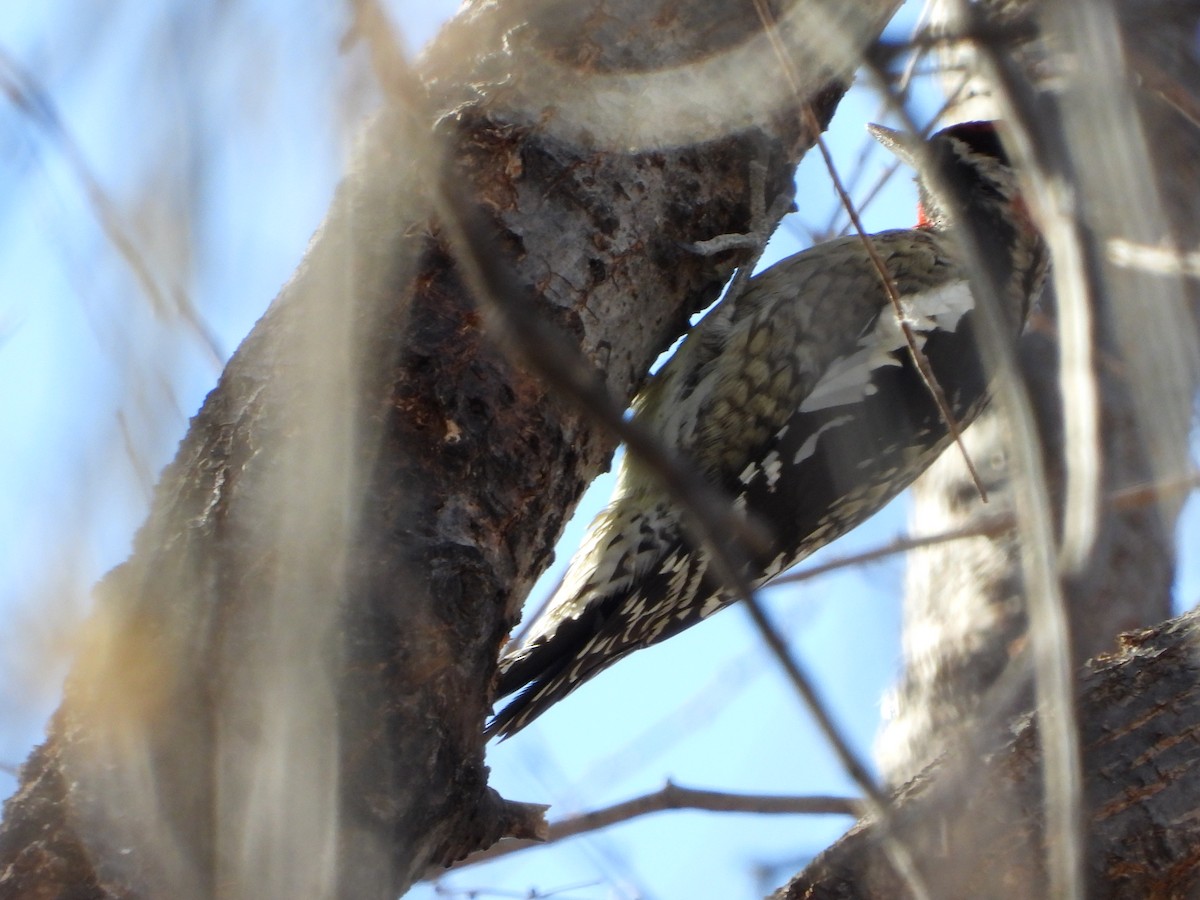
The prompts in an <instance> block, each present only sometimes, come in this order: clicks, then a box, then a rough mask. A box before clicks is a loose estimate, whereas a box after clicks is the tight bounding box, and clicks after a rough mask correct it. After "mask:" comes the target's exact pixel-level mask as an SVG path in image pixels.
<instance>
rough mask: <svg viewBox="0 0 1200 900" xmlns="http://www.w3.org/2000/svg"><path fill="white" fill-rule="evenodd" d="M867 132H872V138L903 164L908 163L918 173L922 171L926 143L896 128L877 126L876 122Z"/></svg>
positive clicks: (868, 127)
mask: <svg viewBox="0 0 1200 900" xmlns="http://www.w3.org/2000/svg"><path fill="white" fill-rule="evenodd" d="M867 131H869V132H871V137H873V138H875V140H877V141H879V143H881V144H883V146H885V147H886V148H887V149H888V150H890V151H891V152H892V153H894V154H896V156H898V157H899V158H900V161H901V162H904V163H907V164H908V165H910V166H912V168H914V169H916V170H917V171H918V172H919V171H921V166H920V162H921V160H922V158H923V157H922V153H923V152H924V149H925V148H924V147H923V146H922V145H923V144H924V141H922V140H921V139H920V138H918V137H914V136H913V135H911V134H906V133H905V132H902V131H896V130H895V129H894V128H887V127H885V126H883V125H876V124H875V123H874V122H872V123H871V124H870V125H868V126H867Z"/></svg>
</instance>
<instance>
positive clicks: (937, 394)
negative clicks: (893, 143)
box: [753, 0, 987, 503]
mask: <svg viewBox="0 0 1200 900" xmlns="http://www.w3.org/2000/svg"><path fill="white" fill-rule="evenodd" d="M753 2H754V8H755V10H756V11H757V12H758V17H759V19H760V21H761V22H762V24H763V28H764V29H765V30H766V32H767V34H768V36H769V37H770V40H771V47H772V49H773V50H774V51H775V54H776V56H778V58H779V63H780V66H781V68H782V69H783V72H784V75H785V76H786V77H787V79H788V84H789V85H790V87H791V88H792V92H793V93H794V94H795V95H796V97H797V98H798V99H800V80H799V79H798V78H797V77H796V73H795V71H794V70H793V69H792V65H791V61H790V60H789V59H788V56H787V53H786V51H785V50H784V47H783V44H782V42H781V41H780V39H779V34H778V29H777V28H776V27H775V17H774V15H773V14H772V13H771V11H770V10H769V9H768V8H767V5H766V2H765V0H753ZM801 115H802V116H803V117H804V124H805V127H806V128H809V129H811V130H812V133H813V134H815V135H816V136H817V149H818V150H820V151H821V158H822V159H823V160H824V161H825V168H826V169H828V170H829V178H830V181H831V182H832V183H833V189H834V190H835V191H836V192H837V195H838V199H839V200H840V201H841V203H842V205H843V206H844V207H845V209H846V214H847V215H849V216H850V221H851V222H853V223H854V230H855V231H856V232H857V233H858V236H859V238H860V239H861V240H862V243H863V247H864V248H865V249H866V251H867V256H869V257H870V259H871V265H873V266H874V267H875V271H876V272H877V273H878V274H879V280H880V282H881V283H882V284H883V289H884V291H885V292H886V293H887V295H888V300H889V301H890V302H891V304H892V309H893V311H894V312H895V314H896V322H897V323H898V324H899V325H900V332H901V333H902V334H903V335H904V342H905V344H906V345H907V346H908V352H909V355H910V356H911V357H912V361H913V364H914V365H915V366H916V367H917V372H918V373H919V374H920V376H921V380H922V381H923V382H924V383H925V388H926V390H928V391H929V396H930V397H932V398H933V402H934V403H935V404H936V405H937V408H938V415H939V416H941V419H942V421H943V422H945V423H946V428H947V430H948V431H949V432H950V437H951V439H952V440H953V441H954V443H955V445H956V446H957V447H958V450H959V452H960V453H961V454H962V458H963V462H964V463H965V464H966V467H967V471H968V472H970V474H971V480H972V481H974V482H975V489H976V490H977V491H979V497H980V499H981V500H983V501H984V502H985V503H986V502H987V489H986V488H985V487H984V486H983V479H982V478H980V477H979V472H978V471H977V470H976V468H975V463H974V462H973V461H972V460H971V454H969V453H968V452H967V446H966V444H964V443H963V439H962V428H960V427H959V424H958V419H956V418H955V416H954V412H953V410H951V409H950V404H949V402H948V401H947V400H946V393H945V391H943V390H942V386H941V384H939V383H938V380H937V376H936V375H935V374H934V372H933V368H932V366H930V364H929V359H928V358H927V357H926V356H925V353H924V352H923V351H922V350H921V346H920V344H919V343H918V342H917V335H916V333H915V332H914V331H913V330H912V326H911V325H910V324H909V322H908V315H907V313H906V312H905V310H904V305H903V303H901V302H900V292H899V291H898V290H897V289H896V282H895V280H894V279H893V278H892V275H891V273H890V272H888V269H887V265H886V263H884V261H883V257H881V256H880V255H879V251H878V250H877V249H876V248H875V242H874V241H872V240H871V237H870V235H868V234H867V232H866V229H864V228H863V224H862V219H861V218H860V217H859V215H858V212H857V210H855V208H854V201H853V200H852V199H851V198H850V194H849V193H848V192H847V191H846V187H845V185H844V184H842V179H841V176H840V175H839V174H838V171H837V166H836V165H835V164H834V162H833V155H832V154H831V153H830V152H829V147H828V145H826V143H825V140H824V138H823V137H821V126H820V123H818V122H817V117H816V115H815V114H814V113H813V110H812V107H811V106H810V105H808V104H804V105H803V106H802V108H801Z"/></svg>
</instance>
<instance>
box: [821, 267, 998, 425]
mask: <svg viewBox="0 0 1200 900" xmlns="http://www.w3.org/2000/svg"><path fill="white" fill-rule="evenodd" d="M901 304H902V306H903V308H904V320H905V322H906V323H907V324H908V326H909V327H910V328H912V330H913V331H914V332H916V335H917V343H918V345H921V344H923V343H924V336H925V335H927V334H929V333H930V332H931V331H936V330H938V329H941V330H943V331H955V330H956V329H957V328H958V323H959V322H960V321H961V320H962V317H963V316H964V315H966V314H967V313H968V312H970V311H971V310H972V309H973V308H974V306H975V298H974V297H973V296H972V294H971V287H970V285H969V284H968V283H967V282H966V281H962V280H959V281H952V282H950V283H948V284H944V285H942V286H940V287H937V288H934V289H933V290H929V291H923V292H921V293H919V294H914V295H913V296H911V297H905V298H902V300H901ZM905 345H906V341H905V340H904V331H903V330H902V329H901V327H900V323H899V322H898V321H897V320H896V316H895V315H893V314H892V312H891V310H890V309H884V310H883V311H882V312H881V313H880V315H879V318H878V319H877V320H876V321H875V327H874V328H872V329H871V331H870V332H869V333H868V334H865V335H863V336H862V337H861V338H860V339H859V341H858V349H857V350H855V351H854V352H853V353H851V354H850V355H849V356H844V357H842V358H841V359H838V360H835V361H834V363H833V364H832V365H831V366H830V367H829V368H828V369H826V370H825V374H824V375H822V376H821V380H820V381H818V382H817V385H816V387H814V388H813V390H812V393H810V394H809V395H808V396H807V397H806V398H804V402H803V403H801V404H800V412H816V411H817V410H821V409H829V408H831V407H834V406H848V405H850V404H852V403H858V402H860V401H861V400H862V399H863V398H864V397H865V396H867V395H868V394H870V393H871V391H872V390H873V386H872V384H871V374H872V373H873V372H874V371H875V370H876V369H879V368H882V367H883V366H898V365H900V364H901V362H900V358H899V357H898V356H897V355H896V351H897V350H900V349H902V348H903V347H904V346H905Z"/></svg>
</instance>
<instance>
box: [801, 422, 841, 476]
mask: <svg viewBox="0 0 1200 900" xmlns="http://www.w3.org/2000/svg"><path fill="white" fill-rule="evenodd" d="M852 421H854V416H838V417H837V418H836V419H830V420H829V421H828V422H826V423H825V424H824V425H822V426H821V427H820V428H818V429H817V430H816V431H815V432H813V433H812V434H811V435H809V436H808V439H807V440H805V442H804V443H803V444H801V445H800V449H799V450H797V451H796V455H795V456H794V457H793V458H792V465H793V466H796V465H799V464H800V463H802V462H803V461H804V460H806V459H808V458H809V457H810V456H812V455H813V454H814V453H815V452H816V450H817V441H819V440H820V439H821V435H822V434H824V433H825V432H826V431H828V430H829V429H830V428H837V427H839V426H841V425H845V424H846V423H847V422H852Z"/></svg>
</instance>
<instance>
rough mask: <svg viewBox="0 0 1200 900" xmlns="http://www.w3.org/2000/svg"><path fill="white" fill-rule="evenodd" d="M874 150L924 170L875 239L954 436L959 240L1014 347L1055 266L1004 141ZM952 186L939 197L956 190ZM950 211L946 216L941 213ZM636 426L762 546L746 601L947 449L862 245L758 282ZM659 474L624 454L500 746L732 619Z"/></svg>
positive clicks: (844, 242) (972, 346)
mask: <svg viewBox="0 0 1200 900" xmlns="http://www.w3.org/2000/svg"><path fill="white" fill-rule="evenodd" d="M869 128H870V130H871V132H872V134H873V136H874V137H875V138H876V139H877V140H879V141H880V142H881V143H882V144H883V145H884V146H885V147H886V148H888V149H889V150H891V151H892V152H893V153H895V154H896V155H897V156H898V157H899V158H900V159H901V160H902V161H904V162H906V163H909V164H910V165H912V166H913V168H914V169H915V170H916V171H917V179H916V180H917V185H918V196H919V203H918V216H917V219H918V221H917V223H916V225H915V226H914V227H911V228H906V229H897V230H890V231H883V232H880V233H878V234H874V235H871V236H870V243H871V244H872V246H873V247H874V249H875V251H876V253H877V255H878V257H879V258H881V259H882V261H883V263H884V265H885V267H886V270H887V273H888V277H889V278H890V279H891V281H892V283H893V284H894V286H895V290H896V292H897V293H898V298H899V301H900V307H901V309H902V310H903V318H904V320H905V322H906V323H907V324H908V326H909V328H910V330H911V331H910V333H911V335H912V336H913V337H914V338H915V340H916V342H917V344H918V345H919V347H920V348H921V350H922V351H923V353H924V356H925V358H926V360H927V361H928V364H929V366H930V368H931V369H932V372H933V374H934V376H935V379H936V381H937V383H938V384H939V385H940V387H941V389H942V391H944V395H945V401H946V404H947V406H948V408H949V410H950V411H951V413H952V416H953V418H954V420H955V421H956V422H957V423H958V424H959V425H960V426H962V427H965V426H966V425H968V424H969V423H970V422H971V420H972V419H974V418H975V416H976V415H977V414H978V413H979V411H980V410H981V409H982V408H983V406H984V405H985V404H986V401H987V397H988V386H989V374H988V371H987V367H986V365H985V363H984V361H983V359H982V358H981V348H980V345H979V340H978V332H979V327H980V323H979V321H978V320H979V316H980V313H979V312H978V311H977V310H976V296H975V294H976V292H975V291H974V290H973V288H972V281H971V271H970V267H969V264H968V259H967V255H966V253H965V252H964V250H963V247H962V246H960V245H961V244H962V243H963V242H962V241H961V239H960V237H961V234H962V231H961V229H960V226H959V225H958V223H959V222H960V221H966V220H967V218H968V217H969V219H970V222H971V223H972V226H971V227H972V233H973V234H974V235H975V237H976V245H977V247H978V248H979V249H980V251H981V252H980V253H979V254H978V256H977V257H975V258H976V259H982V261H983V268H985V269H986V270H987V272H986V277H988V278H990V279H991V284H992V285H994V287H995V291H996V294H997V296H998V298H999V300H1000V305H1001V310H1000V313H1001V318H1002V320H1003V321H1004V323H1005V328H1006V329H1007V330H1008V332H1009V333H1010V334H1011V336H1012V338H1013V339H1014V341H1015V339H1016V337H1017V336H1018V334H1019V332H1020V330H1021V328H1022V327H1023V324H1024V322H1025V319H1026V317H1027V314H1028V312H1029V310H1030V308H1031V306H1032V305H1034V304H1035V303H1036V300H1037V297H1038V294H1039V292H1040V289H1041V285H1042V283H1043V281H1044V278H1045V272H1046V267H1047V262H1048V260H1047V254H1046V250H1045V245H1044V243H1043V241H1042V239H1041V237H1040V235H1039V234H1038V231H1037V229H1036V227H1035V226H1034V223H1033V221H1032V218H1031V216H1030V214H1029V210H1028V207H1027V206H1026V204H1025V203H1024V201H1023V199H1022V197H1021V193H1020V190H1019V185H1018V179H1017V175H1016V172H1015V170H1014V168H1013V166H1012V164H1011V163H1010V161H1009V157H1008V155H1007V154H1006V152H1005V150H1004V148H1003V145H1002V144H1001V141H1000V138H999V135H998V132H997V127H996V123H994V122H987V121H982V122H964V123H959V124H956V125H952V126H950V127H947V128H945V129H943V130H941V131H939V132H937V133H936V134H934V135H933V136H932V137H931V138H929V139H928V140H927V141H922V140H921V139H919V138H916V137H913V136H910V135H907V134H904V133H901V132H898V131H895V130H893V129H890V128H885V127H883V126H878V125H872V126H869ZM948 186H949V187H948ZM951 191H953V196H954V197H955V199H956V201H957V202H956V203H953V204H952V203H950V202H947V201H946V200H945V199H943V195H944V194H950V192H951ZM631 408H632V411H633V416H634V420H635V421H636V422H637V423H638V424H639V425H640V426H641V427H643V428H644V429H645V430H646V432H647V433H649V434H650V435H652V436H653V437H655V438H656V439H657V440H658V441H660V442H661V443H662V444H663V445H664V446H665V447H666V448H668V449H669V450H670V451H671V452H672V453H673V454H674V455H675V458H677V459H679V460H681V463H682V464H683V465H688V466H691V467H693V468H694V470H695V471H696V472H697V473H698V474H699V475H700V476H701V477H702V478H703V479H704V480H705V481H706V482H707V483H708V484H710V485H711V486H712V487H714V488H715V489H716V490H717V491H719V492H721V493H722V494H723V495H724V496H725V497H727V498H728V499H729V501H730V503H731V504H732V508H733V510H735V511H736V512H737V514H739V515H742V516H744V517H745V518H746V520H747V521H749V522H753V523H755V524H756V525H758V526H760V527H762V528H764V529H765V532H766V534H767V535H768V538H767V540H766V541H765V542H764V544H765V546H763V547H759V548H757V549H756V550H755V551H754V552H752V553H747V554H745V555H746V556H747V557H748V558H747V560H746V563H745V571H744V573H743V574H744V576H745V579H746V581H747V582H748V583H749V584H750V585H752V586H753V587H754V588H757V587H759V586H761V585H763V584H765V583H766V582H768V581H769V580H770V579H771V578H773V577H775V576H776V575H778V574H780V573H781V572H783V571H784V570H785V569H788V568H790V567H791V566H793V565H795V564H796V563H797V562H799V561H800V560H802V559H803V558H804V557H806V556H808V555H809V554H811V553H813V552H814V551H816V550H818V549H819V548H821V547H823V546H825V545H826V544H828V543H830V542H831V541H833V540H835V539H836V538H838V537H840V536H842V535H843V534H845V533H846V532H848V531H850V530H851V529H852V528H854V527H856V526H857V525H859V524H860V523H862V522H863V521H865V520H866V519H867V518H869V517H870V516H871V515H873V514H874V513H875V512H877V511H878V510H879V509H880V508H882V507H883V506H884V505H885V504H886V503H887V502H888V501H890V500H891V499H892V498H893V497H895V496H896V495H897V494H898V493H900V492H901V491H902V490H903V489H904V488H905V487H907V486H908V485H909V484H910V483H911V482H912V481H913V480H914V479H915V478H916V477H917V476H918V475H919V474H920V473H921V472H922V471H924V469H925V468H927V467H928V466H929V465H930V463H932V462H933V460H934V459H936V458H937V456H938V455H939V454H940V453H941V452H942V451H943V450H944V449H945V448H946V447H947V446H948V445H949V444H950V443H951V441H952V433H951V431H950V427H949V425H948V423H947V421H946V420H945V418H944V416H943V414H942V412H941V411H940V410H939V407H938V404H937V402H936V401H935V399H934V397H933V395H932V393H931V390H930V387H929V385H928V384H927V383H926V381H925V379H924V378H923V376H922V374H921V372H920V371H919V369H918V366H917V364H916V361H915V360H914V358H913V355H912V353H911V351H910V349H909V347H908V345H907V338H906V336H905V334H904V332H903V330H902V327H901V325H900V321H899V316H898V314H897V312H896V311H895V308H894V306H893V303H892V301H891V299H890V297H889V294H888V291H887V290H886V288H885V286H884V282H883V279H882V276H881V274H880V272H879V270H878V267H877V266H876V264H875V263H873V261H872V259H871V255H870V254H869V253H868V250H867V248H866V246H865V242H864V240H863V239H862V238H861V237H860V236H857V235H855V236H849V237H841V238H836V239H834V240H830V241H827V242H825V243H821V244H818V245H817V246H814V247H812V248H809V249H807V250H804V251H802V252H800V253H797V254H795V255H793V256H791V257H788V258H787V259H784V260H782V261H780V262H779V263H777V264H776V265H774V266H772V267H770V268H768V269H766V270H765V271H763V272H762V273H760V274H757V275H755V276H754V277H752V278H750V279H749V280H748V282H747V283H746V285H745V287H744V289H743V290H742V291H741V292H740V293H737V294H735V295H729V296H727V297H725V298H724V299H722V300H721V301H720V302H719V303H718V304H717V305H715V306H714V307H713V309H712V310H710V311H709V313H708V314H707V315H706V316H705V317H704V318H702V319H701V320H700V321H699V322H698V323H697V324H696V325H695V326H694V327H693V329H692V330H691V331H690V332H689V333H688V334H687V336H686V337H685V339H684V340H683V342H682V343H681V344H680V346H679V349H678V350H677V351H676V353H675V354H674V355H673V356H672V357H671V358H670V359H669V360H668V361H667V362H666V363H665V364H664V365H663V366H662V368H661V369H660V370H659V371H658V372H657V373H655V374H654V375H653V376H651V378H650V380H649V381H648V382H647V384H646V386H645V388H644V389H643V390H642V391H641V392H640V393H639V394H638V395H637V396H636V397H635V398H634V400H633V403H632V404H631ZM687 516H688V513H687V512H686V511H685V510H682V509H681V508H680V507H679V506H678V505H677V503H676V502H675V500H674V498H673V497H672V496H671V495H670V494H669V493H668V491H667V489H666V488H665V487H664V486H663V485H662V484H661V482H660V480H659V479H658V477H657V476H656V474H655V473H653V472H652V471H650V469H649V468H648V467H647V466H646V465H645V463H643V461H642V460H640V459H639V458H638V457H637V456H636V455H634V454H629V453H627V454H625V456H624V457H623V459H622V462H621V464H620V466H619V468H618V472H617V477H616V487H615V489H614V493H613V496H612V499H611V501H610V502H609V504H608V505H607V507H606V508H605V509H604V510H603V511H602V512H601V513H600V514H599V515H598V516H597V517H596V519H595V521H594V522H593V523H592V524H591V526H590V528H589V529H588V531H587V533H586V534H585V536H584V538H583V540H582V543H581V545H580V547H579V549H578V551H577V552H576V553H575V555H574V556H573V557H572V559H571V562H570V564H569V566H568V568H567V572H566V575H565V576H564V578H563V581H562V583H561V585H560V586H559V588H558V589H557V590H556V592H555V594H554V595H553V597H552V598H551V599H550V601H549V602H548V603H547V604H546V605H545V606H544V607H543V611H542V612H541V613H540V614H539V615H538V617H537V618H536V619H535V621H534V622H533V623H532V625H531V626H530V627H529V629H528V630H527V634H526V637H525V639H524V641H523V642H522V643H521V644H519V645H518V646H515V647H510V648H505V650H504V651H503V653H502V656H501V658H500V660H499V664H498V669H497V676H496V679H495V681H494V685H495V692H494V696H495V697H496V698H502V697H506V696H509V695H511V694H514V693H515V694H516V696H515V697H514V698H513V699H512V700H510V701H509V702H508V704H507V705H506V706H504V707H503V709H501V710H500V711H499V712H498V713H496V714H495V715H494V716H493V718H492V720H491V722H490V723H488V725H487V726H486V728H485V732H486V734H487V735H488V736H489V737H490V736H500V737H503V738H507V737H511V736H512V735H513V734H515V733H517V732H518V731H520V730H521V729H522V728H524V727H525V726H526V725H528V724H529V723H530V722H531V721H533V720H534V719H535V718H537V717H538V716H539V715H541V714H542V713H544V712H545V711H546V710H547V709H549V708H550V707H551V706H552V705H553V704H555V703H557V702H558V701H559V700H561V699H563V698H564V697H565V696H567V694H569V693H570V692H571V691H573V690H574V689H575V688H577V687H578V686H579V685H581V684H583V683H584V682H585V681H588V680H589V679H591V678H592V677H594V676H595V675H597V674H598V673H600V672H601V671H603V670H604V669H607V668H608V667H609V666H611V665H613V664H614V663H615V662H617V661H618V660H620V659H622V658H623V657H625V656H627V655H628V654H630V653H632V652H634V651H635V650H639V649H641V648H644V647H648V646H651V645H653V644H656V643H658V642H659V641H663V640H666V639H667V638H669V637H671V636H673V635H675V634H678V633H679V632H681V631H683V630H684V629H686V628H688V627H690V626H692V625H694V624H696V623H698V622H700V621H702V620H704V619H707V618H708V617H709V616H711V615H712V614H713V613H716V612H717V611H719V610H721V609H723V608H725V607H727V606H729V605H731V604H732V603H734V602H735V601H736V600H737V599H738V598H739V593H738V592H737V591H736V590H734V589H732V588H731V587H730V586H729V585H728V584H725V583H723V581H722V579H721V578H720V577H718V574H717V572H716V571H715V567H714V565H713V560H712V556H711V554H710V549H709V548H708V547H706V546H705V545H704V544H703V543H702V542H701V541H700V540H699V539H698V538H697V533H696V530H695V529H694V528H690V527H689V525H688V518H687Z"/></svg>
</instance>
